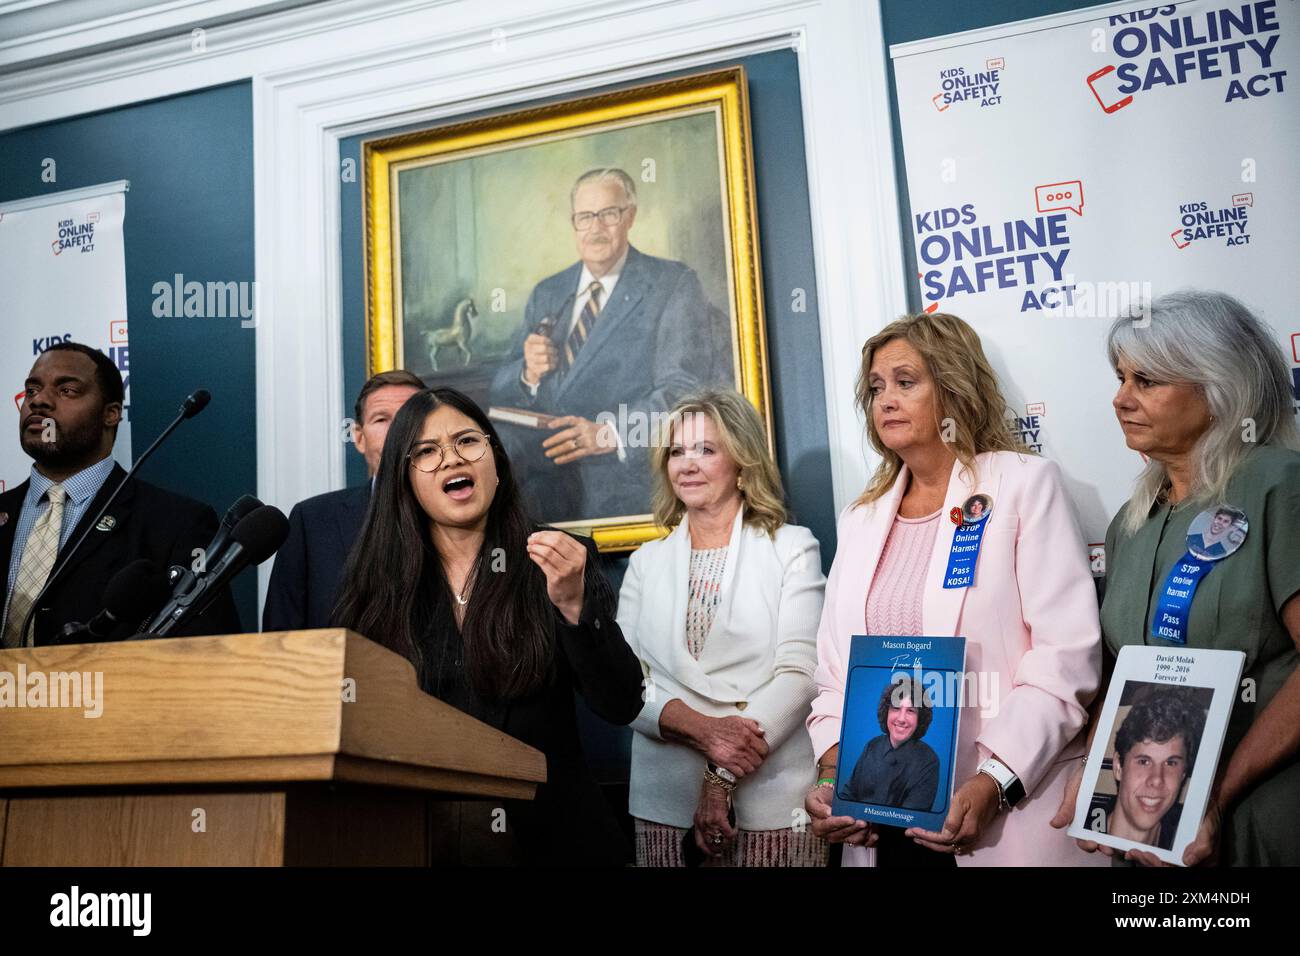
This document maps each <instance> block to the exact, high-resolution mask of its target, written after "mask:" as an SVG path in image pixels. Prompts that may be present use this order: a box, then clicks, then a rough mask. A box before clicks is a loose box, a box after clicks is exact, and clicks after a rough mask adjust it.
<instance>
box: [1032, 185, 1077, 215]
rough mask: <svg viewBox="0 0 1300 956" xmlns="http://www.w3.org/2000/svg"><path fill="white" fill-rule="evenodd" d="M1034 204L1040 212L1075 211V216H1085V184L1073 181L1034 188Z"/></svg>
mask: <svg viewBox="0 0 1300 956" xmlns="http://www.w3.org/2000/svg"><path fill="white" fill-rule="evenodd" d="M1034 203H1035V204H1036V205H1037V206H1038V211H1039V212H1056V211H1057V210H1058V209H1070V210H1073V211H1074V213H1075V215H1077V216H1082V215H1083V183H1082V182H1080V181H1079V180H1077V179H1071V180H1070V181H1068V182H1064V183H1048V184H1047V185H1046V186H1035V187H1034Z"/></svg>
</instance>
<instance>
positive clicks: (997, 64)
mask: <svg viewBox="0 0 1300 956" xmlns="http://www.w3.org/2000/svg"><path fill="white" fill-rule="evenodd" d="M984 68H985V69H988V70H1005V69H1006V68H1007V61H1006V60H1005V59H1003V58H1002V57H1000V56H995V57H993V58H992V59H991V60H985V61H984Z"/></svg>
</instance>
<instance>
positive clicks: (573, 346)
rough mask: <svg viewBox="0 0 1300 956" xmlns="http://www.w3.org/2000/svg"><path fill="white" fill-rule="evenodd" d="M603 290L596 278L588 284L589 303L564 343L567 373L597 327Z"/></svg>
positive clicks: (580, 313)
mask: <svg viewBox="0 0 1300 956" xmlns="http://www.w3.org/2000/svg"><path fill="white" fill-rule="evenodd" d="M603 291H604V287H603V286H602V285H601V284H600V282H598V281H596V280H594V279H593V280H592V283H591V285H589V286H587V293H588V298H587V304H586V305H584V306H583V307H582V311H581V312H579V313H578V321H576V322H574V323H573V328H572V330H570V332H569V337H568V339H566V340H565V343H564V372H566V373H567V372H568V371H569V369H570V368H571V367H572V366H573V360H574V359H575V358H577V355H578V350H579V349H580V348H582V346H583V343H585V342H586V341H587V339H588V338H590V336H591V330H592V329H594V328H595V327H596V319H597V318H598V317H599V316H600V294H601V292H603Z"/></svg>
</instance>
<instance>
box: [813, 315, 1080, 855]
mask: <svg viewBox="0 0 1300 956" xmlns="http://www.w3.org/2000/svg"><path fill="white" fill-rule="evenodd" d="M858 402H859V404H860V405H861V406H862V409H863V412H864V414H865V415H866V419H867V429H868V435H869V438H870V441H871V444H872V447H873V448H875V449H876V451H877V452H879V453H880V455H881V456H882V457H883V459H884V460H883V461H882V463H881V465H880V467H879V468H878V469H877V471H876V473H875V475H874V476H873V478H872V481H871V483H870V484H869V485H868V486H867V489H866V491H864V492H863V494H862V495H861V497H860V498H859V499H858V500H857V501H856V502H854V504H852V505H850V506H849V507H848V508H847V509H846V510H845V511H844V512H843V514H841V516H840V521H839V543H838V548H837V551H836V554H835V561H834V564H833V565H832V567H831V572H830V577H829V579H828V581H827V585H826V602H825V606H824V608H823V611H822V618H821V627H820V629H819V632H818V637H817V651H818V663H817V671H816V682H817V688H818V695H817V697H816V699H815V700H814V701H813V707H812V713H811V714H810V716H809V718H808V733H809V735H810V736H811V737H812V743H813V752H814V753H815V754H816V755H817V765H818V767H817V778H818V780H817V784H816V785H815V786H814V787H813V788H812V790H810V791H809V793H808V797H807V801H806V807H807V810H808V813H809V815H810V816H811V817H812V820H813V832H814V833H817V834H818V835H819V836H822V837H823V838H824V839H827V840H828V841H831V842H842V843H844V844H846V848H845V853H844V864H845V865H866V866H870V865H877V864H878V865H883V866H891V865H905V866H915V865H926V864H928V863H934V864H943V863H945V862H946V863H947V864H948V865H952V863H953V861H954V860H956V861H958V862H961V863H962V864H978V865H989V866H999V865H1004V866H1005V865H1012V866H1025V865H1029V866H1034V865H1038V866H1042V865H1067V866H1068V865H1084V866H1086V865H1090V864H1094V863H1095V860H1094V858H1093V857H1090V856H1089V855H1088V854H1086V853H1084V852H1082V851H1081V850H1080V849H1079V848H1078V847H1077V846H1076V845H1075V843H1074V841H1073V840H1070V839H1069V838H1067V837H1065V836H1063V835H1059V834H1057V833H1055V832H1054V831H1052V830H1051V829H1050V827H1048V825H1047V824H1048V821H1049V820H1050V819H1051V817H1052V815H1053V814H1054V813H1055V812H1056V808H1057V807H1058V806H1059V805H1060V801H1061V794H1062V791H1063V789H1064V786H1065V783H1066V780H1067V778H1068V777H1069V775H1070V771H1071V769H1072V768H1073V766H1074V764H1076V763H1077V762H1078V761H1079V760H1080V759H1081V757H1082V756H1083V752H1084V751H1083V746H1082V738H1081V736H1080V731H1082V730H1083V727H1084V724H1085V723H1086V720H1087V710H1086V708H1087V706H1088V703H1089V702H1090V701H1091V699H1092V697H1093V695H1094V694H1095V693H1096V690H1097V686H1098V683H1099V680H1100V669H1101V650H1100V647H1101V645H1100V626H1099V623H1098V614H1097V599H1096V592H1095V590H1094V588H1093V583H1092V578H1091V574H1090V571H1089V567H1088V561H1087V557H1086V550H1085V547H1084V543H1083V540H1082V538H1081V537H1080V534H1079V530H1078V527H1077V525H1076V522H1075V518H1074V513H1073V511H1072V509H1071V506H1070V501H1069V498H1068V497H1067V495H1066V492H1065V488H1064V485H1063V484H1062V481H1061V473H1060V469H1059V468H1058V467H1057V466H1056V465H1055V464H1054V463H1052V462H1050V461H1047V460H1045V459H1042V458H1038V457H1036V456H1034V455H1032V454H1030V453H1029V452H1028V451H1026V450H1024V449H1023V448H1022V447H1020V446H1018V445H1017V443H1016V442H1015V441H1014V440H1013V439H1012V437H1011V435H1010V432H1009V430H1008V428H1007V418H1008V416H1009V412H1008V410H1007V405H1006V402H1005V400H1004V399H1003V397H1002V392H1001V389H1000V387H999V385H998V382H997V377H996V376H995V374H994V372H993V370H992V368H991V367H990V366H989V363H988V360H987V359H986V358H985V356H984V350H983V347H982V346H981V344H980V340H979V337H978V336H977V335H976V334H975V331H974V330H973V329H972V328H971V327H970V326H969V325H967V324H966V323H965V322H963V321H962V320H961V319H959V318H957V317H956V316H952V315H945V314H943V313H935V314H930V315H925V314H922V315H916V316H910V317H907V318H904V319H901V320H899V321H897V322H894V323H892V324H890V325H888V326H886V327H885V328H884V329H883V330H882V331H881V332H880V333H879V334H877V335H875V336H873V337H872V338H871V339H870V340H868V342H867V344H866V345H865V346H864V347H863V350H862V368H861V372H860V375H859V381H858ZM963 511H964V517H963V518H962V520H963V521H966V522H968V523H969V522H970V521H973V520H983V521H987V522H988V525H987V527H986V528H985V529H984V534H983V539H982V544H981V546H980V550H979V552H978V557H977V561H976V564H975V570H974V582H973V583H972V584H971V585H970V586H968V587H958V588H949V589H945V588H944V587H943V583H944V578H945V574H946V572H947V571H948V566H949V558H950V551H951V547H952V540H953V532H954V531H955V530H956V529H957V527H958V525H957V523H956V522H957V519H958V516H960V515H962V514H963ZM855 634H878V635H885V634H889V635H900V636H901V635H914V636H920V635H924V636H931V637H934V636H944V635H949V636H954V635H960V636H962V637H964V638H966V670H967V685H966V687H967V698H966V702H965V706H963V708H962V712H961V724H960V731H959V734H958V743H957V751H956V773H955V776H954V778H953V781H954V782H953V788H954V790H953V799H952V802H951V805H950V812H949V814H948V817H947V819H946V821H945V823H944V826H943V828H942V830H940V831H925V830H920V829H916V828H910V829H907V830H905V831H900V830H898V829H897V828H892V827H873V826H871V825H868V824H866V823H864V822H862V821H858V820H855V819H854V818H852V817H847V816H843V817H835V816H832V815H831V798H832V793H833V790H834V787H835V774H836V766H837V763H838V751H839V740H840V724H841V720H842V716H843V710H844V686H845V680H846V677H847V670H848V667H847V665H848V659H849V645H850V641H851V639H852V636H853V635H855ZM847 766H849V767H851V766H852V761H851V760H850V761H848V762H847Z"/></svg>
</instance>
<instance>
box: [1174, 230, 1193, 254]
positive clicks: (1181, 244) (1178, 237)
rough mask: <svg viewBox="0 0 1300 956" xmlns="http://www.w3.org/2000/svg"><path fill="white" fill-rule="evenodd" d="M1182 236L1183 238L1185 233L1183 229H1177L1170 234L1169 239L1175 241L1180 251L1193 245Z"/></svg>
mask: <svg viewBox="0 0 1300 956" xmlns="http://www.w3.org/2000/svg"><path fill="white" fill-rule="evenodd" d="M1182 236H1183V231H1182V230H1181V229H1175V230H1174V231H1173V232H1171V233H1170V234H1169V238H1170V239H1172V240H1173V241H1174V245H1176V246H1177V247H1178V248H1179V249H1186V248H1187V247H1188V246H1190V245H1191V242H1190V241H1189V240H1187V239H1183V238H1182Z"/></svg>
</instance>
